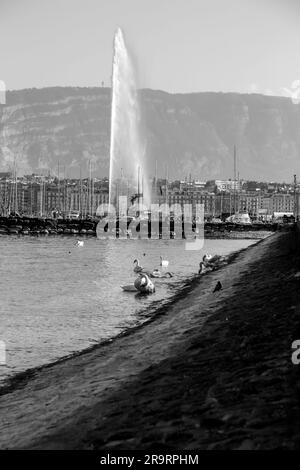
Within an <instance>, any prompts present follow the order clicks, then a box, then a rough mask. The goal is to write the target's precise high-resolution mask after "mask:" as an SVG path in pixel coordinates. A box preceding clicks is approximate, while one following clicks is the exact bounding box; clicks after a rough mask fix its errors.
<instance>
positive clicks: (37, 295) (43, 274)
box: [0, 236, 253, 380]
mask: <svg viewBox="0 0 300 470" xmlns="http://www.w3.org/2000/svg"><path fill="white" fill-rule="evenodd" d="M252 242H253V241H249V240H206V241H205V244H204V248H203V250H201V251H185V250H184V242H183V241H181V240H152V241H151V240H98V239H97V238H86V239H85V244H84V246H83V247H76V246H75V243H76V239H74V238H72V237H68V238H67V237H40V238H32V237H24V238H21V237H14V236H9V237H7V236H3V237H0V250H1V251H0V254H1V256H0V292H1V304H0V316H1V323H0V341H4V342H5V344H6V355H7V366H5V367H4V366H0V380H1V378H2V379H3V378H4V377H6V376H7V375H12V374H14V373H16V372H19V371H23V370H25V369H27V368H29V367H36V366H39V365H42V364H44V363H49V362H51V361H53V360H55V359H58V358H60V357H62V356H65V355H68V354H71V353H73V352H75V351H79V350H82V349H84V348H86V347H88V346H90V345H92V344H94V343H95V342H99V341H101V340H104V339H107V338H110V337H112V336H115V335H116V334H118V333H120V332H121V331H122V330H124V329H125V328H128V327H131V326H133V325H135V324H137V322H138V321H141V320H142V319H143V318H144V317H143V316H142V315H139V312H141V311H142V310H144V309H145V308H146V307H147V306H149V305H150V304H151V303H152V302H153V301H157V302H160V301H163V300H164V299H167V298H169V297H170V296H171V295H172V294H174V286H176V287H177V288H178V286H179V285H180V282H182V281H183V279H185V277H186V276H189V275H192V274H194V273H196V272H197V271H198V265H199V261H200V259H201V257H202V256H203V253H204V252H207V253H212V254H214V253H218V254H224V255H225V254H228V253H230V252H232V251H236V250H239V249H241V248H245V247H246V246H248V245H249V244H251V243H252ZM160 255H163V258H164V259H168V260H169V262H170V264H169V267H168V270H169V271H171V272H172V273H173V274H174V277H173V278H171V279H159V280H156V281H155V283H156V292H155V293H154V294H152V295H150V296H138V295H136V294H135V293H128V292H127V293H126V292H123V291H122V289H121V288H120V286H121V285H123V284H130V283H133V281H134V279H135V277H136V275H135V274H134V272H133V260H134V259H135V258H138V259H139V260H140V264H141V265H142V266H143V267H145V268H148V269H153V268H155V267H157V268H160V267H159V261H160V260H159V257H160Z"/></svg>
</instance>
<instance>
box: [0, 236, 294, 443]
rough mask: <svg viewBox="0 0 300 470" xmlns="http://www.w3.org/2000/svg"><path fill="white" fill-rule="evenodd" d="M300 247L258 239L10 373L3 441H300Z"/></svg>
mask: <svg viewBox="0 0 300 470" xmlns="http://www.w3.org/2000/svg"><path fill="white" fill-rule="evenodd" d="M299 247H300V237H299V233H298V234H297V233H296V231H292V230H291V231H289V232H280V233H277V234H275V235H274V236H272V237H268V238H267V239H265V240H262V241H259V242H258V243H257V244H256V245H254V246H251V247H250V248H248V249H246V250H243V251H241V252H240V253H239V254H238V255H237V256H236V257H235V258H234V259H233V261H232V262H231V263H230V264H229V265H227V266H225V267H224V268H222V269H220V270H219V271H214V272H211V273H209V274H207V275H204V276H198V277H195V279H194V280H193V281H192V284H191V288H190V289H189V290H186V289H185V290H184V291H182V295H181V296H180V295H179V296H177V298H176V302H174V303H173V304H171V305H169V306H167V307H165V309H164V311H162V312H160V314H159V315H158V316H157V317H156V318H155V320H154V321H152V322H149V323H148V324H147V325H145V326H143V327H139V328H136V329H134V330H132V331H131V332H130V333H128V334H126V335H122V336H120V337H118V338H117V339H116V340H114V341H112V342H111V343H108V344H106V345H105V346H99V347H95V348H93V349H92V350H90V351H87V352H85V353H82V354H80V355H78V356H76V357H73V358H69V359H67V360H63V361H60V362H58V363H56V364H53V365H49V366H47V367H43V368H41V369H40V370H35V371H29V372H28V373H25V374H23V375H22V376H19V377H17V378H16V379H14V380H12V381H11V383H10V384H8V385H7V387H6V388H3V389H2V390H1V396H0V413H1V416H2V419H1V422H0V448H2V449H4V448H26V449H101V450H109V449H117V450H119V449H120V450H121V449H154V448H157V447H160V449H165V450H172V449H173V450H175V449H198V450H199V449H278V448H280V449H295V448H299V446H300V427H299V423H300V419H299V418H300V406H299V399H298V395H299V390H300V376H299V370H300V369H299V367H297V366H295V365H293V364H292V361H291V354H292V350H291V344H292V342H293V341H294V340H295V339H300V323H299V314H300V289H299V287H300V285H299V276H297V273H298V272H299V270H300V249H299ZM217 281H221V283H222V285H223V289H222V290H221V291H219V292H218V293H213V288H214V286H215V285H216V282H217Z"/></svg>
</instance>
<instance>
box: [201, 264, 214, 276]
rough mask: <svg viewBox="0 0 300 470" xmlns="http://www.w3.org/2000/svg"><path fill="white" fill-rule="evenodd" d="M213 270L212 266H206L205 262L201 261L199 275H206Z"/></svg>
mask: <svg viewBox="0 0 300 470" xmlns="http://www.w3.org/2000/svg"><path fill="white" fill-rule="evenodd" d="M212 270H213V267H212V266H210V265H209V264H205V263H204V261H200V264H199V271H198V274H205V273H208V272H209V271H212Z"/></svg>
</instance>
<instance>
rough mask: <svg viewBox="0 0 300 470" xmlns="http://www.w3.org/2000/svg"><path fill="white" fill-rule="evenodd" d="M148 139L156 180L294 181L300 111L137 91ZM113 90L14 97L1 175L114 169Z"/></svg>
mask: <svg viewBox="0 0 300 470" xmlns="http://www.w3.org/2000/svg"><path fill="white" fill-rule="evenodd" d="M139 98H140V108H141V127H142V134H143V135H144V139H145V142H146V145H147V155H148V159H149V161H150V162H151V165H150V173H151V174H152V175H154V171H155V170H154V168H155V161H156V160H157V161H158V173H159V175H160V176H165V174H166V171H167V168H168V173H169V177H170V179H176V178H184V177H185V176H188V175H189V174H192V177H195V178H197V179H202V180H205V179H214V178H217V179H225V178H229V177H232V176H233V147H234V145H236V146H237V155H238V171H239V173H240V177H241V178H245V179H256V180H260V181H262V180H267V181H268V180H277V181H283V180H286V181H291V180H292V177H293V174H294V173H297V172H298V173H300V159H299V153H300V105H297V104H294V103H292V101H291V100H290V99H289V98H284V97H276V96H266V95H260V94H240V93H234V92H229V93H224V92H200V93H197V92H194V93H168V92H166V91H163V90H151V89H142V90H139ZM110 101H111V89H110V88H104V87H103V88H98V87H47V88H29V89H24V90H14V91H8V92H7V95H6V105H0V168H1V169H2V170H5V169H7V168H9V167H12V165H13V161H14V160H16V162H17V168H18V173H19V174H22V173H28V172H32V171H36V170H41V169H44V168H47V169H49V170H50V171H51V172H52V173H57V166H58V161H59V164H60V166H61V168H63V167H65V168H66V175H67V176H69V177H79V174H80V165H81V169H82V174H83V175H84V174H87V172H88V162H89V160H91V161H92V162H93V166H94V174H95V176H107V175H108V169H109V144H110Z"/></svg>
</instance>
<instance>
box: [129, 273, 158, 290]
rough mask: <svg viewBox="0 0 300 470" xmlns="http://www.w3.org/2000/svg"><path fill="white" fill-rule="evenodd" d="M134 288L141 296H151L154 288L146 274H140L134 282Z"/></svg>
mask: <svg viewBox="0 0 300 470" xmlns="http://www.w3.org/2000/svg"><path fill="white" fill-rule="evenodd" d="M134 287H135V288H136V289H137V290H138V291H139V292H141V293H142V294H152V293H153V292H155V286H154V284H153V282H152V281H151V280H150V279H149V277H148V276H147V274H144V273H140V274H139V276H138V277H137V278H136V280H135V281H134Z"/></svg>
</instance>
